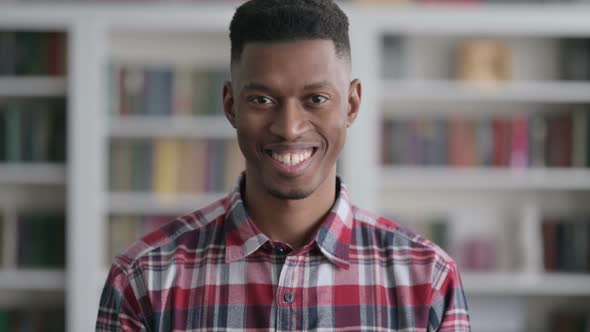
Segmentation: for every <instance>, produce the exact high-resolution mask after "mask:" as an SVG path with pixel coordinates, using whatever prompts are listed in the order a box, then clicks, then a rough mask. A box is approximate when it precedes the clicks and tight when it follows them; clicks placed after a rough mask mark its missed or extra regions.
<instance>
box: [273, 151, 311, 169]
mask: <svg viewBox="0 0 590 332" xmlns="http://www.w3.org/2000/svg"><path fill="white" fill-rule="evenodd" d="M311 154H312V152H311V151H304V152H298V153H290V152H287V153H285V154H278V153H276V152H273V153H272V157H273V159H275V160H278V161H280V162H281V163H283V164H285V165H289V166H293V165H297V164H299V163H301V162H304V161H306V160H307V159H309V158H310V157H311Z"/></svg>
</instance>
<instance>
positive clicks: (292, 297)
mask: <svg viewBox="0 0 590 332" xmlns="http://www.w3.org/2000/svg"><path fill="white" fill-rule="evenodd" d="M283 299H284V300H285V302H287V303H293V302H295V294H293V292H286V293H285V294H284V295H283Z"/></svg>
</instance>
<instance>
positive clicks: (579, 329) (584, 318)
mask: <svg viewBox="0 0 590 332" xmlns="http://www.w3.org/2000/svg"><path fill="white" fill-rule="evenodd" d="M550 324H551V325H550V326H551V330H550V331H556V332H588V331H590V312H589V311H586V312H581V311H557V312H553V313H551V316H550Z"/></svg>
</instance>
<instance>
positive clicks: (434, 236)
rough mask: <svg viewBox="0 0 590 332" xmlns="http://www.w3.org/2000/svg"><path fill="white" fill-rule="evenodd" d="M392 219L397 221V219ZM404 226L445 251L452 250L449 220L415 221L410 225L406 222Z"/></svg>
mask: <svg viewBox="0 0 590 332" xmlns="http://www.w3.org/2000/svg"><path fill="white" fill-rule="evenodd" d="M392 219H393V220H397V219H395V218H392ZM400 220H401V219H400ZM404 220H405V219H404ZM404 226H406V227H408V228H409V229H410V230H412V231H414V232H415V233H416V234H420V235H422V236H424V237H426V238H427V239H429V240H430V241H432V242H434V243H435V244H436V245H438V246H439V247H441V248H442V249H443V250H445V251H449V250H450V244H451V243H450V233H449V228H450V226H449V222H448V220H446V219H445V218H426V219H422V220H419V221H416V220H413V221H411V222H409V223H405V222H404Z"/></svg>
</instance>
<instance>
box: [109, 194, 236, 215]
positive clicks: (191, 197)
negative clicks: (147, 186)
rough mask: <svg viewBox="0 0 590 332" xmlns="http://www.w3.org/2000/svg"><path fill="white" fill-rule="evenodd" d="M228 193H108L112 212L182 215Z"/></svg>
mask: <svg viewBox="0 0 590 332" xmlns="http://www.w3.org/2000/svg"><path fill="white" fill-rule="evenodd" d="M224 195H226V194H225V193H202V194H169V195H165V194H157V193H122V192H112V193H109V194H108V204H109V212H110V213H112V214H139V215H144V214H146V215H147V214H171V215H182V214H187V213H190V212H191V211H194V210H197V209H199V208H201V207H204V206H206V205H208V204H210V203H213V202H214V201H216V200H217V199H219V198H221V197H222V196H224Z"/></svg>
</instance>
